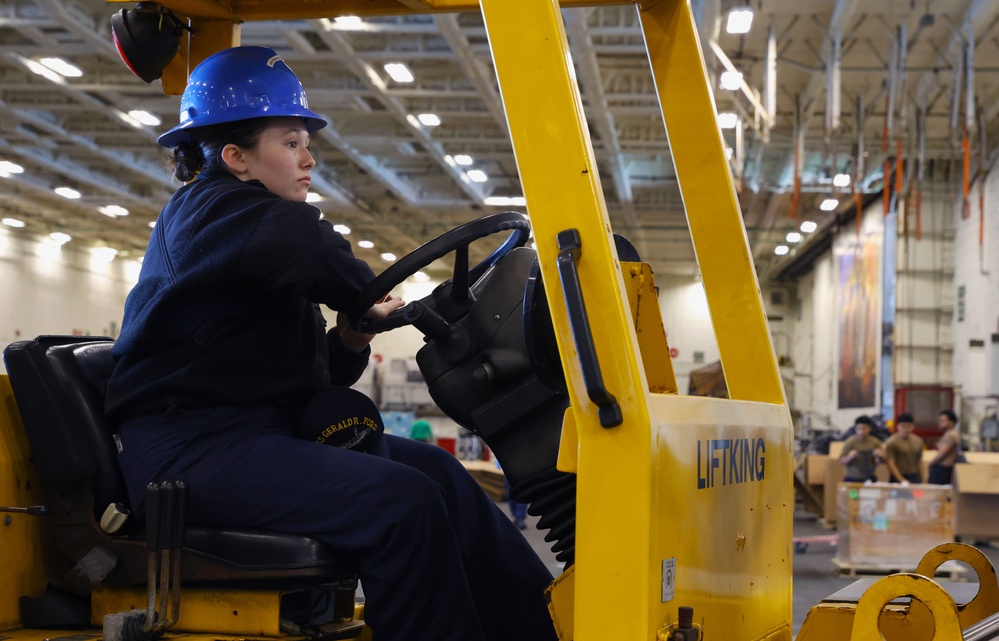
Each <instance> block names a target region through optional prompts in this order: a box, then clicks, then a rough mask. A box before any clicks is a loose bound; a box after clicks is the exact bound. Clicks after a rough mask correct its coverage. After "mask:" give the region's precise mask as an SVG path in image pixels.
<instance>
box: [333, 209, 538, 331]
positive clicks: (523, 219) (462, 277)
mask: <svg viewBox="0 0 999 641" xmlns="http://www.w3.org/2000/svg"><path fill="white" fill-rule="evenodd" d="M504 231H510V232H512V233H511V234H510V236H509V237H508V238H507V239H506V241H505V242H504V243H503V244H502V245H501V246H500V247H499V248H498V249H497V250H496V251H494V252H493V253H492V254H490V255H489V257H487V258H486V259H485V260H483V261H482V262H480V263H479V264H477V265H476V266H475V267H472V268H471V269H469V251H468V247H469V245H471V244H472V243H473V242H474V241H476V240H478V239H480V238H484V237H486V236H489V235H492V234H497V233H500V232H504ZM530 231H531V226H530V223H529V222H528V219H527V216H525V215H524V214H521V213H519V212H502V213H498V214H491V215H489V216H483V217H482V218H478V219H476V220H473V221H471V222H468V223H465V224H464V225H461V226H459V227H455V228H454V229H452V230H451V231H448V232H445V233H444V234H441V235H440V236H438V237H437V238H434V239H433V240H431V241H428V242H427V243H424V244H423V245H421V246H419V247H417V248H416V249H415V250H413V251H412V252H411V253H409V254H407V255H406V256H403V257H402V258H401V259H400V260H398V261H397V262H396V263H394V264H393V265H391V266H390V267H389V268H388V269H386V270H385V271H384V272H382V273H381V274H379V275H378V276H377V277H376V278H375V279H374V280H373V281H371V282H370V283H369V284H368V286H367V287H365V288H364V290H363V291H362V292H361V293H360V294H358V296H357V298H356V299H355V301H354V303H353V305H351V306H350V307H349V308H348V309H347V318H348V320H349V321H350V325H351V327H353V328H354V329H356V330H357V331H359V332H364V333H366V334H375V333H378V332H384V331H388V330H390V329H396V328H398V327H403V326H405V325H412V324H416V325H417V328H418V329H420V330H421V331H422V332H423V333H424V334H425V335H427V336H428V337H431V338H434V340H441V337H442V336H444V332H443V331H442V329H441V328H440V327H439V325H440V323H439V322H436V321H435V322H434V323H433V327H434V330H433V333H434V334H435V335H436V336H430V334H428V333H427V330H428V329H429V327H430V325H427V324H426V321H425V320H424V321H423V322H420V323H415V321H416V320H417V318H424V319H425V318H426V315H423V316H421V315H419V314H416V313H414V311H413V309H411V308H410V306H409V305H407V306H406V307H403V308H402V309H398V310H396V311H394V312H392V313H391V314H389V315H388V316H386V317H385V318H382V319H377V320H371V319H365V318H364V314H365V313H366V312H367V311H368V310H369V309H370V308H371V306H372V305H374V304H375V302H377V301H379V300H381V299H382V298H383V297H384V296H385V295H386V294H388V293H389V292H391V291H392V290H393V289H394V288H395V287H396V286H398V285H399V284H400V283H401V282H402V281H404V280H406V279H407V278H409V277H410V276H412V275H413V274H415V273H416V272H418V271H419V270H421V269H422V268H424V267H426V266H427V265H429V264H430V263H432V262H434V261H435V260H437V259H439V258H442V257H444V256H446V255H447V254H449V253H451V252H455V259H454V270H453V274H452V278H451V291H450V294H449V296H448V299H449V300H448V303H449V305H447V306H446V307H449V308H451V309H453V310H463V309H464V308H465V307H466V306H467V305H468V302H469V299H470V287H471V286H472V284H474V283H475V281H477V280H478V279H479V278H480V277H481V276H482V275H483V274H484V273H485V272H486V270H488V269H489V268H490V267H491V266H492V265H494V264H496V263H497V262H498V261H499V260H500V259H502V258H503V257H504V256H506V255H507V254H508V253H510V252H511V251H513V250H514V249H516V248H518V247H523V246H524V245H525V244H526V243H527V240H528V238H529V236H530ZM407 309H409V310H410V311H409V312H408V313H407V311H406V310H407ZM439 316H440V317H441V321H443V323H445V326H447V324H448V321H447V320H446V319H445V318H443V317H444V316H448V314H447V313H446V312H444V311H443V310H441V313H440V315H439ZM420 325H423V327H420ZM458 334H460V333H454V332H451V333H448V335H455V336H457V335H458Z"/></svg>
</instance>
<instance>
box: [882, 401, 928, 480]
mask: <svg viewBox="0 0 999 641" xmlns="http://www.w3.org/2000/svg"><path fill="white" fill-rule="evenodd" d="M897 423H898V429H897V431H896V432H895V433H894V434H892V435H891V437H889V438H888V440H887V441H885V447H884V449H885V462H886V463H887V464H888V470H889V472H890V473H891V474H890V478H889V479H888V480H890V481H891V482H892V483H902V484H907V483H922V482H923V465H922V461H923V450H924V449H926V445H925V444H924V443H923V439H921V438H919V437H918V436H916V435H915V434H913V433H912V430H913V429H914V428H915V427H916V425H915V422H914V421H913V419H912V414H899V415H898V421H897Z"/></svg>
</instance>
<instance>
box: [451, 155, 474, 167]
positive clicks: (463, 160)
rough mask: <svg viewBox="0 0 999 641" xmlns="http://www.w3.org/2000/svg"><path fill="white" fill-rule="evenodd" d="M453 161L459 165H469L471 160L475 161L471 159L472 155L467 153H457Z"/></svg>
mask: <svg viewBox="0 0 999 641" xmlns="http://www.w3.org/2000/svg"><path fill="white" fill-rule="evenodd" d="M454 161H455V162H456V163H458V164H459V165H461V166H462V167H467V166H469V165H471V164H472V163H473V162H475V161H474V160H472V157H471V156H469V155H468V154H458V155H456V156H455V157H454Z"/></svg>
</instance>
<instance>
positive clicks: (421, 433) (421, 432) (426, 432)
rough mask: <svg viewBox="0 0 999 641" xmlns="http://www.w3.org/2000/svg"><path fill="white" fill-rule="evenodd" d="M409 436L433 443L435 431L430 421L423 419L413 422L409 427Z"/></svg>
mask: <svg viewBox="0 0 999 641" xmlns="http://www.w3.org/2000/svg"><path fill="white" fill-rule="evenodd" d="M409 438H411V439H413V440H414V441H420V442H421V443H433V442H434V431H433V429H432V428H431V427H430V423H429V422H428V421H424V420H422V419H421V420H419V421H416V422H415V423H413V425H412V427H410V428H409Z"/></svg>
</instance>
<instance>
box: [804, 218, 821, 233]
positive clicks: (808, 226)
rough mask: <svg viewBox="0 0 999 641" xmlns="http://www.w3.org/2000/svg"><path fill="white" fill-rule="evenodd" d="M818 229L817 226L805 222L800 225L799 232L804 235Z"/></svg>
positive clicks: (810, 222)
mask: <svg viewBox="0 0 999 641" xmlns="http://www.w3.org/2000/svg"><path fill="white" fill-rule="evenodd" d="M818 228H819V226H818V224H816V223H813V222H812V221H810V220H806V221H805V222H803V223H801V231H803V232H805V233H806V234H810V233H812V232H813V231H815V230H816V229H818Z"/></svg>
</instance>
